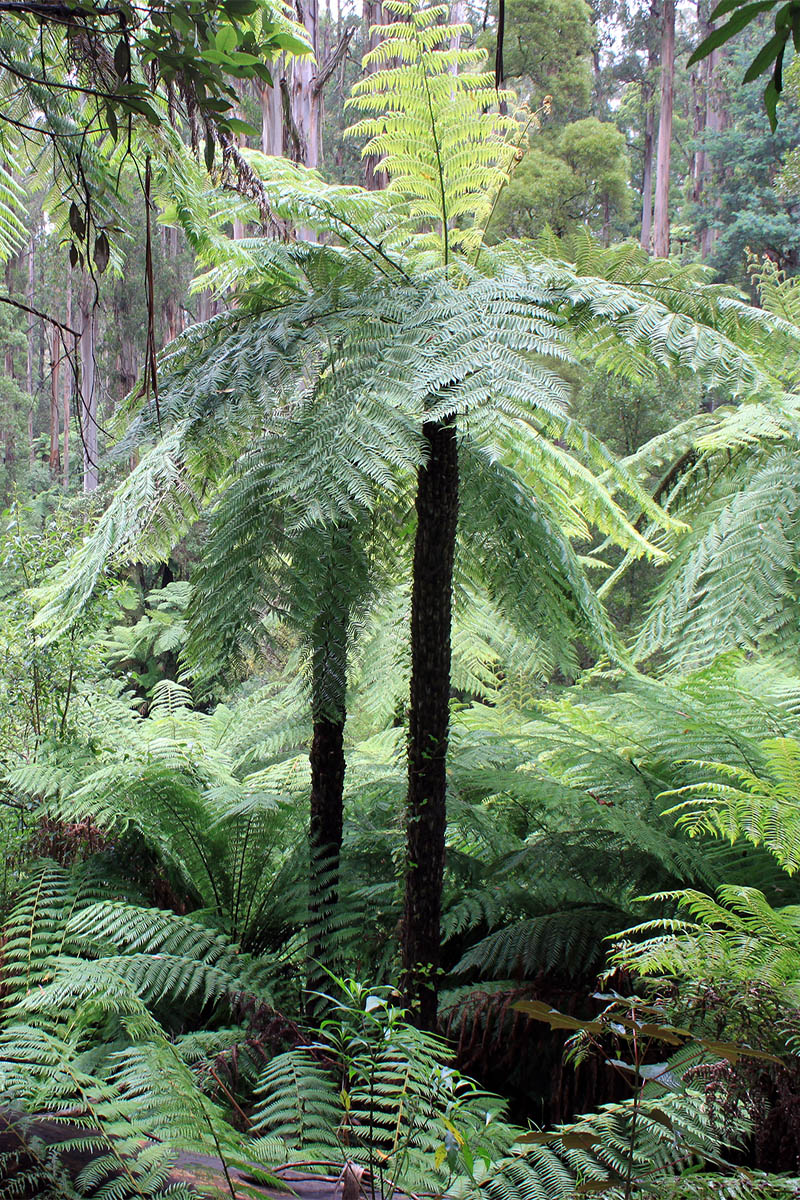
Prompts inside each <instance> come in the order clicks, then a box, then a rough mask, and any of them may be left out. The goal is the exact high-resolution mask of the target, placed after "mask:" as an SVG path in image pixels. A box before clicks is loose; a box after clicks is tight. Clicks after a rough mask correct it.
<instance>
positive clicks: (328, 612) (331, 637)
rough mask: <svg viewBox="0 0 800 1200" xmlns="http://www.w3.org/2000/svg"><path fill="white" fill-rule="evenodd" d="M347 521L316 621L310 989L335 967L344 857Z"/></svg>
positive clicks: (333, 550) (332, 550) (337, 538)
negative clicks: (334, 925) (342, 572)
mask: <svg viewBox="0 0 800 1200" xmlns="http://www.w3.org/2000/svg"><path fill="white" fill-rule="evenodd" d="M349 539H350V535H349V530H348V529H347V528H346V527H344V526H343V527H341V528H339V529H338V530H336V531H335V532H334V533H333V535H332V537H331V543H330V547H329V551H328V553H329V561H328V570H327V571H324V568H323V564H320V567H321V570H323V576H324V581H325V582H324V589H325V590H324V594H323V595H321V596H320V615H319V617H318V619H317V621H316V622H315V626H314V634H313V636H314V647H313V669H312V684H311V687H312V695H311V714H312V722H313V730H312V738H311V752H310V755H309V758H310V762H311V802H310V813H309V829H308V842H309V860H310V876H309V909H310V913H309V915H310V923H309V938H308V958H309V964H308V971H307V982H308V987H309V988H310V989H319V988H320V987H324V985H326V984H327V983H328V982H329V981H328V979H327V977H326V976H325V974H324V971H323V970H322V967H328V968H329V969H331V968H333V967H335V958H336V953H335V943H334V941H333V940H332V938H331V922H332V919H333V916H334V913H335V909H336V905H337V904H338V900H339V859H340V856H341V850H342V824H343V810H344V773H345V757H344V724H345V718H346V714H347V634H348V621H349V609H348V607H347V596H346V595H343V594H341V593H342V584H341V580H338V579H337V575H338V570H337V569H338V568H340V567H342V566H343V565H346V561H347V556H348V554H349V549H350V540H349Z"/></svg>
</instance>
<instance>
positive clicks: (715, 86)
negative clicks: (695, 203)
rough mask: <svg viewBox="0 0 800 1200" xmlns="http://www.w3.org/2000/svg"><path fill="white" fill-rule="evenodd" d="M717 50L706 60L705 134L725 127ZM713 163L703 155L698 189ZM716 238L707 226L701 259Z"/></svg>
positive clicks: (710, 205) (713, 204) (712, 204)
mask: <svg viewBox="0 0 800 1200" xmlns="http://www.w3.org/2000/svg"><path fill="white" fill-rule="evenodd" d="M719 60H720V53H719V50H712V52H711V54H709V56H708V58H707V59H706V111H705V132H706V133H707V134H714V133H721V132H722V130H723V129H724V127H725V110H724V108H723V105H722V102H721V97H720V81H719V69H718V68H719ZM713 165H714V164H713V163H712V159H711V155H710V154H709V153H708V151H705V152H704V154H703V176H702V178H701V180H700V187H701V189H702V188H707V187H708V184H709V183H711V181H712V170H713ZM706 201H707V207H708V208H710V209H715V208H717V207H718V205H719V201H718V199H717V198H716V197H714V199H713V200H709V197H706ZM717 237H718V231H717V230H716V229H714V228H713V227H712V226H711V225H710V224H707V225H706V227H705V229H704V230H703V232H702V234H701V235H700V255H701V257H702V258H708V256H709V254H710V253H711V251H712V250H713V249H714V245H715V243H716V240H717Z"/></svg>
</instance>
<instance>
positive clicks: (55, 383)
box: [50, 325, 61, 479]
mask: <svg viewBox="0 0 800 1200" xmlns="http://www.w3.org/2000/svg"><path fill="white" fill-rule="evenodd" d="M60 375H61V338H60V337H59V330H58V326H56V325H52V326H51V327H50V476H51V478H52V479H56V478H57V477H58V475H59V474H60V472H61V429H60V421H61V389H60V386H59V384H60Z"/></svg>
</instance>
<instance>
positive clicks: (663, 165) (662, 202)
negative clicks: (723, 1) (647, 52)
mask: <svg viewBox="0 0 800 1200" xmlns="http://www.w3.org/2000/svg"><path fill="white" fill-rule="evenodd" d="M674 84H675V0H664V23H663V26H662V36H661V111H660V117H659V122H658V159H657V162H656V203H655V213H654V217H653V253H654V254H655V256H656V258H667V257H668V255H669V167H670V150H671V146H672V108H673V90H674Z"/></svg>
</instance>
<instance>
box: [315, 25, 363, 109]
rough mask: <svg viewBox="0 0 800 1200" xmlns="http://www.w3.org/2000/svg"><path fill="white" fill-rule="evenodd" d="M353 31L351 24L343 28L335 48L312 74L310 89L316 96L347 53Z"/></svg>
mask: <svg viewBox="0 0 800 1200" xmlns="http://www.w3.org/2000/svg"><path fill="white" fill-rule="evenodd" d="M355 31H356V27H355V25H351V26H350V28H349V29H345V31H344V33H343V34H342V36H341V38H340V39H339V45H338V46H337V47H336V49H335V50H333V51H331V53H330V54H329V55H328V57H327V58H326V59H325V62H324V63H323V64H322V66H321V67H320V69H319V70H318V71H317V73H316V75H315V76H314V82H313V84H312V91H313V93H314V95H315V96H318V95H319V94H320V92H321V91H322V89H323V88H324V87H325V84H326V83H327V82H328V80H329V79H330V77H331V75H332V74H333V72H334V71H335V70H336V68H337V67H338V65H339V63H340V62H341V61H342V59H343V58H344V56H345V54H346V53H347V48H348V46H349V45H350V42H351V41H352V39H353V34H354V33H355Z"/></svg>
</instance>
